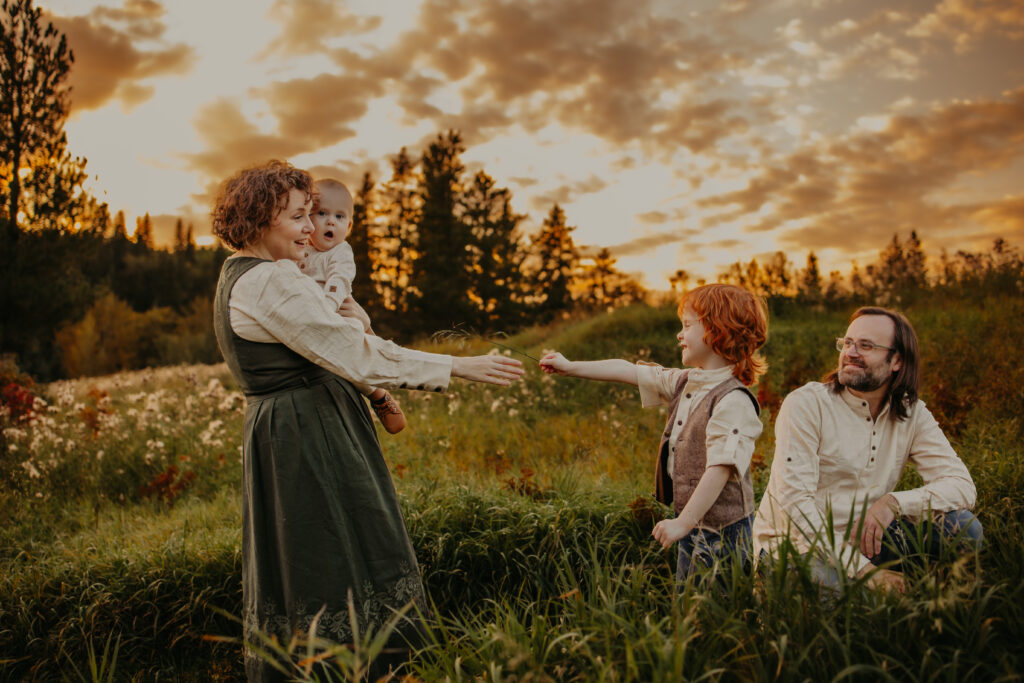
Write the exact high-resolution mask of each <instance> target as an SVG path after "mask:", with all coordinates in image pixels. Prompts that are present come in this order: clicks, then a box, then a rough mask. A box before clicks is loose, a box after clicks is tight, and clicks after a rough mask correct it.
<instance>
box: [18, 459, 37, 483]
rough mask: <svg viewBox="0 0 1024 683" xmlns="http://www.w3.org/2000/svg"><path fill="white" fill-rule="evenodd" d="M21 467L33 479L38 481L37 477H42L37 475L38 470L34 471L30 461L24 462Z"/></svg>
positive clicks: (34, 467)
mask: <svg viewBox="0 0 1024 683" xmlns="http://www.w3.org/2000/svg"><path fill="white" fill-rule="evenodd" d="M21 466H22V468H24V470H25V471H26V472H28V476H30V477H32V478H33V479H38V478H39V477H41V476H42V475H41V474H40V473H39V470H37V469H36V466H35V465H34V464H32V461H31V460H26V461H25V462H23V463H21Z"/></svg>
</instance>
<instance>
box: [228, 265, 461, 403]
mask: <svg viewBox="0 0 1024 683" xmlns="http://www.w3.org/2000/svg"><path fill="white" fill-rule="evenodd" d="M228 308H229V311H230V321H231V329H232V330H234V332H235V334H237V335H238V336H239V337H241V338H242V339H246V340H248V341H251V342H264V343H268V344H271V343H281V344H284V345H285V346H287V347H288V348H290V349H292V350H293V351H295V352H296V353H298V354H300V355H302V356H303V357H305V358H308V359H309V360H310V361H312V362H314V363H316V364H317V365H319V366H320V367H322V368H326V369H327V370H330V371H331V372H333V373H334V374H336V375H339V376H340V377H344V378H345V379H348V380H351V381H353V382H357V383H361V384H369V385H373V386H375V387H381V388H384V389H418V390H420V391H444V390H445V389H447V387H448V382H449V380H450V379H451V372H452V358H451V356H446V355H441V354H436V353H427V352H425V351H415V350H413V349H406V348H403V347H401V346H399V345H397V344H395V343H394V342H390V341H388V340H386V339H381V338H380V337H375V336H373V335H368V334H366V333H365V332H364V330H363V325H362V323H360V322H359V321H358V320H355V319H354V318H346V317H343V316H340V315H338V313H337V311H336V310H335V308H334V306H333V302H331V301H330V299H328V298H327V297H326V296H325V294H324V292H323V290H322V289H321V288H320V286H319V285H317V283H316V282H315V281H314V280H313V279H312V278H310V277H307V276H306V275H303V274H302V272H301V271H300V270H299V268H298V266H297V265H296V264H295V262H294V261H290V260H287V259H282V260H280V261H267V262H265V263H261V264H259V265H257V266H255V267H253V268H251V269H250V270H249V271H247V272H246V273H245V274H244V275H242V276H241V277H240V278H238V281H237V282H236V283H235V286H234V288H233V289H232V290H231V298H230V300H229V306H228Z"/></svg>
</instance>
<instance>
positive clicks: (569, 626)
mask: <svg viewBox="0 0 1024 683" xmlns="http://www.w3.org/2000/svg"><path fill="white" fill-rule="evenodd" d="M940 304H941V305H940ZM908 313H909V315H910V317H911V319H912V320H913V321H914V322H915V324H916V327H917V329H918V332H919V335H920V337H921V339H922V353H923V357H924V386H923V398H924V399H925V401H926V402H927V403H928V404H929V407H930V408H931V409H932V411H933V412H934V413H935V415H936V416H937V417H938V419H939V420H940V422H941V423H942V424H943V426H944V428H946V429H947V432H948V433H949V434H950V436H951V438H952V440H953V441H954V445H955V446H956V447H957V449H958V452H959V453H960V454H961V456H962V457H963V459H964V460H965V462H966V463H967V465H968V467H969V469H970V470H971V472H972V474H973V476H974V477H975V481H976V483H977V485H978V491H979V501H978V506H977V512H978V515H979V517H980V518H981V520H982V522H983V523H984V525H985V535H986V546H985V550H984V551H983V552H982V554H981V555H980V557H978V558H970V559H968V560H965V561H961V562H958V563H952V564H950V565H948V566H944V567H941V568H939V569H936V570H933V571H930V572H925V573H922V574H920V575H915V576H913V577H912V580H911V582H910V589H909V590H908V592H907V593H906V594H905V595H902V596H883V595H877V594H873V593H870V592H868V591H866V590H864V589H863V587H862V586H859V585H851V586H849V587H848V588H847V589H844V590H843V591H842V592H841V593H840V594H839V595H837V596H832V597H830V598H826V599H822V597H821V596H820V595H819V593H818V591H817V588H816V587H815V586H814V585H813V584H811V583H810V582H809V581H808V580H807V576H806V572H804V571H802V570H801V568H800V566H799V562H795V563H794V564H793V566H792V568H791V569H790V570H784V571H778V572H775V573H773V574H760V575H756V576H744V575H739V574H737V575H736V576H733V577H730V579H729V580H730V582H731V585H732V590H731V591H730V592H729V594H728V595H723V594H721V593H720V592H717V591H706V590H701V589H700V588H699V587H698V586H696V585H690V586H688V588H687V590H686V591H685V592H684V593H682V594H681V595H679V596H675V597H674V593H673V587H672V576H671V572H672V567H673V566H674V553H673V552H671V551H662V550H661V549H660V547H658V546H657V545H656V544H655V543H654V542H653V541H652V540H651V539H650V537H649V533H650V528H651V526H652V524H653V522H654V521H655V520H656V519H660V518H661V517H662V516H663V515H664V514H666V512H667V511H666V510H665V509H664V508H662V507H661V506H659V505H657V504H656V503H653V502H652V501H651V491H652V489H653V483H652V481H651V479H652V476H651V475H652V471H653V457H654V451H655V448H656V446H657V443H658V437H659V435H660V432H661V429H662V425H663V421H664V419H665V418H664V412H663V411H659V410H649V411H645V410H642V409H641V408H640V405H639V400H638V398H637V396H636V392H635V390H634V389H632V388H630V387H626V386H623V385H611V384H599V383H592V382H583V381H579V380H571V379H565V378H551V377H548V376H546V375H543V374H542V373H540V372H539V371H538V370H537V369H536V367H535V364H534V363H532V361H530V360H528V359H526V358H523V357H522V356H520V358H522V360H524V362H525V363H526V364H527V365H528V366H530V372H529V374H528V377H527V379H526V381H524V382H522V383H520V384H518V385H516V386H515V387H513V388H511V389H501V388H490V387H485V386H481V385H469V384H466V383H461V382H453V383H452V387H451V390H450V392H449V393H447V394H444V395H438V394H426V393H413V392H410V393H401V394H399V395H398V398H399V400H400V401H401V402H402V404H403V408H404V410H405V412H406V414H407V416H408V418H409V427H408V428H407V429H406V430H405V431H404V432H402V433H401V434H399V435H397V436H389V435H387V434H385V433H383V432H380V433H381V441H382V445H383V448H384V452H385V455H386V457H387V459H388V461H389V463H390V464H391V468H392V472H393V474H394V477H395V481H396V486H397V488H398V490H399V493H400V495H401V496H402V502H403V506H404V509H405V513H406V519H407V522H408V526H409V529H410V533H411V535H412V537H413V542H414V545H415V547H416V552H417V556H418V557H419V558H420V561H421V569H422V573H423V577H424V581H425V584H426V586H427V590H428V593H429V595H430V597H431V599H432V600H433V601H434V603H435V606H436V614H437V615H438V617H439V621H438V622H437V623H436V625H435V627H434V628H433V629H432V631H431V633H430V637H431V639H432V640H431V641H430V642H429V643H428V645H427V646H426V647H425V648H424V649H423V650H422V651H421V652H420V653H419V655H418V657H417V659H416V664H415V667H414V673H415V674H416V675H417V676H418V677H419V678H421V679H423V680H437V679H441V678H450V679H452V680H463V679H466V680H473V679H484V680H525V679H531V680H637V681H641V680H642V681H650V680H666V681H668V680H679V679H680V678H683V677H686V678H691V677H694V678H695V677H700V676H702V675H706V676H707V677H709V678H712V679H720V678H726V679H734V678H742V679H748V678H756V679H783V680H791V679H801V680H802V679H812V680H821V679H833V678H844V677H848V678H855V679H861V678H862V679H865V680H867V679H870V680H877V679H908V678H911V679H928V680H931V679H941V680H960V679H963V678H966V677H968V676H972V677H978V678H980V679H982V680H996V679H1012V678H1019V677H1020V675H1021V672H1022V665H1021V660H1020V655H1019V654H1018V653H1019V647H1018V646H1016V645H1013V643H1019V642H1020V640H1021V637H1022V635H1024V634H1022V633H1021V630H1022V629H1021V623H1022V616H1024V609H1022V608H1021V607H1020V605H1021V604H1024V594H1022V593H1024V588H1022V586H1021V582H1020V579H1019V576H1020V567H1021V566H1024V543H1022V542H1021V540H1020V539H1021V538H1022V532H1024V524H1022V521H1024V520H1022V507H1024V503H1022V501H1024V495H1022V494H1024V465H1022V464H1021V463H1022V461H1024V447H1022V445H1021V443H1022V436H1024V422H1022V418H1021V417H1020V416H1021V415H1024V395H1022V391H1021V388H1020V387H1021V386H1022V385H1024V370H1022V366H1021V364H1020V362H1019V360H1018V357H1017V355H1016V353H1015V351H1016V346H1017V345H1018V344H1017V342H1018V340H1020V339H1021V338H1022V333H1024V323H1022V321H1024V302H1022V301H1021V300H1020V299H1006V300H1000V301H985V302H983V303H982V304H981V305H973V306H967V305H957V304H949V303H947V302H935V304H934V305H922V306H920V307H918V308H916V309H914V310H911V311H908ZM845 325H846V316H845V315H837V314H829V313H816V312H806V313H801V314H796V313H793V314H790V315H789V316H786V317H779V318H776V319H773V320H772V321H771V336H770V340H769V344H768V346H767V348H766V351H765V353H766V356H767V358H768V361H769V363H770V366H771V367H770V370H769V373H768V375H767V376H766V378H765V379H764V380H763V381H762V383H761V386H760V387H759V396H760V398H761V399H762V402H763V404H764V405H765V408H766V409H765V410H764V411H763V414H762V419H763V420H764V421H765V424H766V431H765V436H764V437H762V440H761V441H760V442H759V444H758V448H757V453H756V455H755V464H754V479H755V488H756V489H757V494H758V495H760V493H761V491H762V490H763V487H764V484H765V482H766V479H767V473H768V469H769V468H770V464H771V456H772V449H773V441H772V438H771V426H772V422H773V419H774V414H775V411H776V410H777V408H778V405H779V402H780V401H781V398H782V397H783V396H784V395H785V394H786V392H788V391H789V390H791V389H792V388H794V387H795V386H799V385H800V384H803V383H804V382H806V381H809V380H812V379H817V378H818V377H820V376H821V375H822V374H823V373H824V372H825V371H826V370H828V369H829V368H830V367H831V366H832V365H833V364H834V362H835V360H836V352H835V351H834V347H833V346H832V343H833V339H834V338H835V337H836V336H837V335H840V334H842V332H843V331H844V330H845ZM677 330H678V320H677V319H676V317H675V314H674V311H673V310H672V309H655V308H647V307H634V308H629V309H621V310H617V311H615V312H613V313H611V314H607V315H600V316H597V317H593V318H589V319H585V320H576V321H570V322H565V323H561V324H556V325H552V326H550V327H546V328H539V329H532V330H528V331H526V332H524V333H522V334H520V335H517V336H516V337H513V338H509V339H496V340H495V341H497V342H499V343H500V344H502V345H504V346H508V347H514V348H515V349H517V350H519V351H522V352H525V353H527V354H530V355H532V356H534V357H540V354H541V353H542V352H543V351H544V350H546V349H557V350H560V351H562V352H563V353H565V354H566V355H567V356H569V357H570V358H574V359H597V358H605V357H620V358H627V359H630V360H638V359H645V360H653V361H656V362H659V363H663V364H674V363H677V362H678V349H677V347H676V346H675V338H674V335H675V333H676V331H677ZM427 348H429V349H430V350H436V351H441V352H457V353H472V352H486V351H487V350H488V349H492V348H494V349H496V350H498V351H500V352H503V353H511V352H510V351H508V349H506V348H504V347H495V346H492V345H490V344H488V343H487V342H486V341H484V340H479V339H448V340H447V341H446V342H445V343H444V344H438V345H431V346H429V347H427ZM41 393H42V398H43V399H44V401H45V404H44V403H43V401H39V402H37V403H36V405H35V406H34V409H33V411H31V412H30V414H29V415H28V418H27V419H26V420H23V421H19V422H18V423H16V424H12V425H9V426H8V427H7V428H6V429H5V430H4V437H3V443H2V446H3V449H4V450H3V459H2V460H0V484H2V485H0V520H2V522H3V523H2V524H0V562H2V568H0V678H4V679H14V680H18V679H29V680H31V679H33V678H35V679H38V680H51V679H53V678H55V677H56V678H59V677H60V676H61V675H64V676H69V677H71V678H72V679H77V678H78V674H77V673H76V672H81V673H82V674H83V675H84V677H85V678H86V679H90V678H92V675H91V674H90V673H89V671H88V668H89V663H90V656H92V657H93V660H94V661H95V663H96V665H97V668H98V669H103V668H104V667H103V665H104V664H105V665H106V669H105V670H106V671H108V672H109V668H110V665H111V664H112V665H114V666H116V678H118V679H121V678H128V679H137V680H156V679H159V680H197V681H198V680H211V679H214V680H216V679H221V680H234V679H237V678H239V677H240V676H241V675H242V674H241V657H240V655H239V652H238V649H237V647H236V646H235V645H233V644H231V643H225V642H215V641H211V640H209V639H204V636H210V635H214V636H237V635H238V634H239V630H240V629H239V628H238V626H237V623H236V622H235V621H234V620H233V619H232V618H231V617H230V615H233V614H238V613H239V612H240V606H239V605H240V599H241V595H240V571H241V570H240V558H239V543H240V532H239V515H240V494H239V490H240V486H239V481H240V471H241V470H240V463H239V457H240V456H239V449H238V444H239V442H240V429H241V416H242V410H243V405H244V400H243V398H242V396H241V394H240V393H238V392H237V390H236V389H235V388H234V386H233V384H232V382H231V380H230V376H229V375H228V373H227V372H226V370H225V368H224V367H223V366H181V367H176V368H164V369H159V370H147V371H139V372H132V373H121V374H119V375H113V376H109V377H105V378H92V379H88V380H81V381H71V382H60V383H56V384H52V385H48V386H46V387H44V388H43V391H42V392H41ZM904 480H905V481H904V483H905V484H907V485H912V484H913V481H914V476H913V475H907V476H905V477H904ZM105 647H106V648H107V649H106V655H107V656H106V658H105V659H104V657H103V655H104V648H105ZM115 648H116V653H115ZM355 654H356V655H360V656H361V654H365V652H363V651H359V652H357V653H355ZM353 657H354V655H353V653H351V652H348V653H347V654H345V655H344V657H342V659H343V660H344V661H345V662H347V663H348V664H351V665H355V664H353V662H356V661H357V659H358V657H355V658H353ZM346 658H347V659H346ZM96 678H100V676H99V675H97V676H96Z"/></svg>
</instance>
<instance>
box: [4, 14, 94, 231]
mask: <svg viewBox="0 0 1024 683" xmlns="http://www.w3.org/2000/svg"><path fill="white" fill-rule="evenodd" d="M40 15H41V11H40V10H39V8H37V7H33V6H32V0H4V2H3V4H2V6H0V193H2V199H3V205H4V210H5V213H6V219H7V220H6V225H7V230H6V236H7V239H8V240H9V241H11V242H13V241H15V240H17V238H18V224H19V221H20V220H21V218H20V217H19V214H21V212H22V209H23V208H24V207H23V201H24V198H23V197H22V169H23V168H24V167H25V166H26V164H28V163H32V162H34V163H36V164H43V165H45V164H46V162H47V161H48V160H49V159H50V158H51V157H50V156H48V154H52V152H53V151H54V150H55V149H58V148H62V147H63V143H64V134H63V128H64V121H65V120H66V119H67V115H68V108H69V106H70V103H69V100H68V91H69V88H68V86H67V84H66V80H67V76H68V71H69V70H70V68H71V63H72V62H73V61H74V55H73V54H72V52H71V50H69V49H68V45H67V38H66V36H64V34H62V33H60V32H59V31H58V30H57V29H55V28H54V27H53V24H52V23H48V24H47V25H46V27H45V28H44V27H43V26H42V25H41V24H40ZM82 165H83V166H84V163H83V164H82Z"/></svg>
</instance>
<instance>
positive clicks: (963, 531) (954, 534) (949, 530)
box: [942, 510, 985, 551]
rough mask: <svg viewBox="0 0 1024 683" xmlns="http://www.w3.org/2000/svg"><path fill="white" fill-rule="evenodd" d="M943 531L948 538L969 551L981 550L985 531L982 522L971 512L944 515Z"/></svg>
mask: <svg viewBox="0 0 1024 683" xmlns="http://www.w3.org/2000/svg"><path fill="white" fill-rule="evenodd" d="M942 529H943V531H945V533H946V536H948V537H949V538H951V539H954V540H956V541H957V542H958V543H959V544H960V545H962V546H964V547H965V548H967V549H969V550H975V551H977V550H981V545H982V542H983V540H984V536H985V534H984V530H983V529H982V527H981V522H980V521H979V520H978V518H977V517H975V516H974V513H973V512H971V511H970V510H952V511H950V512H946V513H943V515H942Z"/></svg>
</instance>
